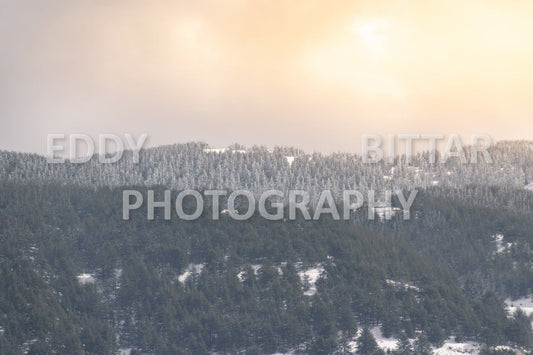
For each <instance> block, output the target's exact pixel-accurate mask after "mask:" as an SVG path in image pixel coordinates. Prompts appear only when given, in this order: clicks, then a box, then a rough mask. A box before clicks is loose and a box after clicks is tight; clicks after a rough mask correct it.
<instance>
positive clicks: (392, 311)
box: [0, 142, 533, 354]
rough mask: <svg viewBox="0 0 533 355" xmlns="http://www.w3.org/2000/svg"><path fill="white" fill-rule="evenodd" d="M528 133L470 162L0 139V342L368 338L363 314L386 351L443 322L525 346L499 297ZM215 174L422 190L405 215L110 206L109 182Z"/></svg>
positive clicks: (230, 183) (522, 322)
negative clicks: (3, 147) (84, 154)
mask: <svg viewBox="0 0 533 355" xmlns="http://www.w3.org/2000/svg"><path fill="white" fill-rule="evenodd" d="M532 147H533V143H532V142H503V143H499V144H497V145H496V146H495V147H493V148H492V149H491V154H492V156H493V160H494V163H493V164H484V163H481V164H477V165H470V164H466V165H463V164H460V163H459V162H457V161H455V160H453V159H451V160H450V161H449V162H448V163H447V164H445V165H441V164H435V165H431V164H428V163H427V159H426V157H425V156H424V155H419V156H418V157H417V158H416V159H415V161H414V162H413V163H412V164H406V163H405V162H404V161H401V159H400V160H398V161H397V163H396V164H395V165H388V164H386V163H381V164H363V163H362V162H361V158H360V157H359V156H357V155H350V154H333V155H327V156H324V155H320V154H313V155H306V154H303V153H301V152H300V151H299V150H297V149H293V148H276V149H275V150H273V151H269V150H267V149H266V148H262V147H255V148H250V149H245V148H243V147H240V146H233V147H230V148H228V149H227V150H225V151H223V152H220V151H213V150H212V149H210V148H209V147H207V146H206V145H204V144H200V143H191V144H185V145H174V146H167V147H159V148H153V149H148V150H146V151H142V152H141V162H140V164H138V165H134V164H132V163H131V161H129V160H128V159H123V160H121V161H119V162H117V163H116V164H99V163H98V162H97V161H96V158H95V159H94V160H93V161H92V162H90V163H87V164H47V163H46V160H45V158H43V157H40V156H37V155H30V154H20V153H10V152H0V353H1V354H18V353H30V354H52V353H57V354H77V353H87V354H111V353H115V352H117V351H118V349H132V350H131V353H132V354H134V353H136V352H137V351H138V352H140V353H143V354H213V353H217V354H234V353H235V354H236V353H243V352H244V353H246V354H261V353H265V354H273V353H289V352H292V353H301V354H307V353H310V354H331V353H339V354H342V353H349V352H354V351H359V353H368V354H374V353H375V354H379V353H380V352H381V350H379V349H377V348H375V347H374V346H373V344H374V343H373V342H374V341H375V340H374V339H373V334H375V332H374V333H372V332H371V331H370V330H374V329H377V328H379V329H380V330H381V334H382V335H383V336H384V337H387V338H395V339H400V341H401V344H403V345H401V346H399V347H398V349H397V350H396V352H395V353H396V354H421V353H424V352H425V351H426V350H428V349H429V350H430V348H431V346H433V347H435V348H438V347H440V346H441V345H442V344H443V343H444V341H445V340H446V339H450V338H452V339H455V341H458V342H459V341H463V342H468V341H470V342H476V343H479V344H481V345H480V346H481V347H482V348H483V350H481V351H482V352H483V353H484V354H504V353H506V352H510V351H511V350H509V349H521V350H522V351H524V352H527V351H531V347H532V344H533V338H532V337H533V334H532V331H531V319H530V318H528V316H527V315H526V313H524V312H522V311H521V310H520V309H518V310H517V311H513V312H510V311H509V307H508V306H506V304H505V303H504V300H506V299H507V300H515V299H517V298H524V297H530V296H531V295H532V293H533V252H532V250H531V246H532V245H533V232H532V231H533V192H532V191H529V190H528V189H525V188H524V187H525V186H527V185H528V184H529V183H530V182H531V181H532V180H533V153H532ZM128 154H129V153H128ZM292 158H294V159H292ZM213 187H214V188H224V189H229V190H231V189H237V188H248V189H250V190H252V191H254V192H255V193H261V192H262V191H264V190H266V189H272V188H274V189H280V190H283V191H287V190H289V189H292V188H301V189H304V190H307V191H309V192H311V193H314V194H315V195H316V193H317V192H318V191H320V190H322V189H331V190H333V191H334V192H337V193H338V192H340V191H341V190H343V189H347V188H355V189H358V190H361V191H365V190H367V189H378V190H379V189H387V188H393V189H397V188H402V189H412V188H418V189H419V190H420V191H419V194H418V195H417V197H416V199H415V202H414V204H413V206H412V208H411V214H412V218H411V219H409V220H404V219H403V218H402V215H401V214H396V215H394V216H393V217H392V219H391V220H386V219H383V218H375V219H374V220H369V219H368V218H367V210H366V209H365V208H364V207H365V206H363V207H362V208H361V209H360V211H359V212H357V213H355V214H354V215H353V216H352V218H351V219H350V220H347V221H344V220H342V221H334V220H332V219H331V218H328V217H327V216H324V217H323V218H321V219H320V220H317V221H306V220H304V219H303V218H301V216H299V218H298V219H297V220H294V221H290V220H279V221H268V220H265V219H264V218H261V217H260V216H254V217H252V218H251V219H249V220H246V221H237V220H234V219H232V218H229V217H228V216H227V215H225V214H222V215H221V219H220V220H212V219H211V218H209V216H210V213H204V214H203V215H202V217H201V218H199V219H197V220H194V221H184V220H180V219H178V218H172V219H171V220H165V219H164V218H163V214H162V211H161V210H158V211H156V216H155V219H154V220H148V219H147V218H146V206H143V207H141V208H140V209H138V210H134V211H131V216H130V219H129V220H123V219H122V191H123V190H124V189H136V190H139V191H141V192H143V193H145V192H146V190H147V189H149V188H150V189H155V190H156V192H157V193H159V192H162V190H164V189H171V190H172V191H173V192H172V193H173V198H174V197H175V196H176V194H177V193H178V192H179V191H180V190H183V189H186V188H194V189H203V188H213ZM159 196H160V195H159ZM392 203H393V205H394V206H399V202H398V200H396V199H394V200H393V201H392ZM210 208H211V206H208V205H206V206H205V209H206V210H207V209H210ZM206 212H207V211H206ZM408 339H411V341H409V340H408ZM355 343H356V344H357V347H355V346H354V344H355ZM498 346H500V347H498ZM502 346H504V347H502ZM357 349H358V350H357ZM361 349H367V350H364V351H363V350H361ZM424 349H425V350H424ZM429 350H428V351H429ZM513 351H514V350H513Z"/></svg>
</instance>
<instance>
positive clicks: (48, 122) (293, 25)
mask: <svg viewBox="0 0 533 355" xmlns="http://www.w3.org/2000/svg"><path fill="white" fill-rule="evenodd" d="M0 3H1V7H2V11H0V45H1V53H2V55H1V56H0V78H1V81H0V120H1V121H0V122H1V127H2V129H1V130H0V149H7V150H17V151H31V152H38V153H42V154H44V153H45V151H46V135H47V134H49V133H65V134H71V133H85V134H89V135H93V136H96V135H98V134H100V133H115V134H123V133H133V134H136V135H138V134H140V133H147V134H148V135H149V137H150V138H149V144H150V145H159V144H170V143H176V142H187V141H205V142H207V143H209V144H210V145H212V146H214V147H223V146H227V145H229V144H231V143H234V142H239V143H241V144H245V145H253V144H260V145H267V146H269V147H272V146H274V145H292V146H297V147H300V148H303V149H305V150H306V151H308V152H312V151H323V152H332V151H360V144H361V143H360V142H361V135H362V134H363V133H377V134H383V135H385V134H389V133H393V134H399V133H426V134H431V133H443V134H449V133H460V134H463V135H465V136H469V135H470V134H473V133H487V134H490V135H491V136H492V137H493V138H495V139H516V138H525V139H533V135H532V133H533V40H532V39H533V22H532V21H531V19H532V18H533V2H532V1H519V0H515V1H506V0H501V1H490V0H486V1H465V0H461V1H455V0H443V1H431V0H421V1H376V0H371V1H370V0H369V1H330V0H324V1H321V0H307V1H292V0H291V1H281V0H278V1H276V0H268V1H267V0H255V1H252V0H222V1H221V0H196V1H157V0H151V1H133V0H129V1H112V0H100V1H96V0H95V1H71V0H65V1H61V0H57V1H52V0H50V1H40V0H31V1H28V0H0Z"/></svg>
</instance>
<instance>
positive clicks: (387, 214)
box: [374, 206, 400, 221]
mask: <svg viewBox="0 0 533 355" xmlns="http://www.w3.org/2000/svg"><path fill="white" fill-rule="evenodd" d="M398 211H400V209H399V208H398V207H390V206H384V207H374V213H376V214H377V215H378V217H379V220H380V221H384V220H386V219H390V218H392V217H394V216H396V213H398Z"/></svg>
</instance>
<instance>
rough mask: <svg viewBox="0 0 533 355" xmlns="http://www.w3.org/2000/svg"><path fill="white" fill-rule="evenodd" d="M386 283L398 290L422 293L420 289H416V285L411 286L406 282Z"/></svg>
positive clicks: (389, 281)
mask: <svg viewBox="0 0 533 355" xmlns="http://www.w3.org/2000/svg"><path fill="white" fill-rule="evenodd" d="M385 282H386V283H387V284H388V285H391V286H394V287H397V288H405V289H407V290H413V291H416V292H420V291H421V290H420V288H419V287H416V286H414V285H410V284H408V283H405V282H400V281H394V280H385Z"/></svg>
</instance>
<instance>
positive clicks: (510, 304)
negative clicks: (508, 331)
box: [504, 295, 533, 326]
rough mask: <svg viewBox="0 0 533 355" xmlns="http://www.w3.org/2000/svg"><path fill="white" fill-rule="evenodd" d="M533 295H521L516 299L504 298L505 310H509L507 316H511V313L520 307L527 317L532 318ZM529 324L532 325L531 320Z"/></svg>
mask: <svg viewBox="0 0 533 355" xmlns="http://www.w3.org/2000/svg"><path fill="white" fill-rule="evenodd" d="M532 298H533V295H531V296H529V297H522V298H519V299H517V300H514V301H513V300H511V299H510V298H508V299H506V300H505V301H504V302H505V306H506V308H507V310H508V311H509V316H512V315H513V313H514V312H515V311H516V310H517V309H518V308H520V309H521V310H522V311H524V313H525V314H526V315H527V316H528V317H529V319H532V318H531V317H532V316H533V300H532ZM531 326H533V320H532V321H531Z"/></svg>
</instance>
